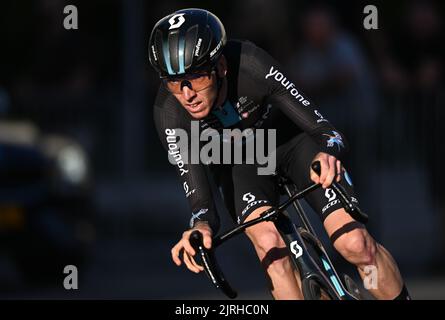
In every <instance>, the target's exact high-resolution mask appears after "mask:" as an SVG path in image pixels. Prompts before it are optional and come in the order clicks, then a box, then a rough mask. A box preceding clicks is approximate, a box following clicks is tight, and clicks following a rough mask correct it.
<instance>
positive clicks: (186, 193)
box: [182, 181, 196, 198]
mask: <svg viewBox="0 0 445 320" xmlns="http://www.w3.org/2000/svg"><path fill="white" fill-rule="evenodd" d="M182 186H183V187H184V192H185V196H186V197H187V198H188V197H189V196H190V195H192V194H193V193H195V190H196V189H193V190H192V191H190V192H189V186H188V184H187V181H185V182H184V184H183V185H182Z"/></svg>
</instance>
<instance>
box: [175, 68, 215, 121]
mask: <svg viewBox="0 0 445 320" xmlns="http://www.w3.org/2000/svg"><path fill="white" fill-rule="evenodd" d="M167 88H169V90H170V92H171V93H172V94H173V95H174V96H175V97H176V99H178V101H179V102H180V103H181V105H182V106H183V108H184V109H185V110H187V112H188V113H189V114H190V115H191V116H192V117H193V118H194V119H203V118H205V117H206V116H207V115H208V114H209V113H210V110H211V108H212V106H213V104H214V103H215V100H216V98H217V84H216V74H215V72H214V71H213V72H211V73H203V74H195V75H191V76H187V77H184V78H177V79H174V81H167ZM172 88H174V89H173V90H172Z"/></svg>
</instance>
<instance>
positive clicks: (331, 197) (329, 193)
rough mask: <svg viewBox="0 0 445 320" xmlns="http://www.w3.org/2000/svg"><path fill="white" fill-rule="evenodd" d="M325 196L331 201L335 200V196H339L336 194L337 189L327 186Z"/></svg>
mask: <svg viewBox="0 0 445 320" xmlns="http://www.w3.org/2000/svg"><path fill="white" fill-rule="evenodd" d="M324 196H325V197H326V198H328V201H329V202H331V201H333V200H335V198H337V195H336V194H335V191H334V190H332V189H331V188H327V189H326V191H325V192H324Z"/></svg>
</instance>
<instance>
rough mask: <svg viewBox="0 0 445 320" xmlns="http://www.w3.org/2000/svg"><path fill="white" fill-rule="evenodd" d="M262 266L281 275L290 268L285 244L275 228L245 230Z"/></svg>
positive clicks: (269, 271)
mask: <svg viewBox="0 0 445 320" xmlns="http://www.w3.org/2000/svg"><path fill="white" fill-rule="evenodd" d="M246 233H247V235H248V236H249V238H250V239H251V241H252V243H253V245H254V247H255V250H256V252H257V254H258V258H259V259H260V261H261V265H262V266H263V268H264V269H265V270H266V271H267V272H268V273H269V274H270V273H273V274H278V275H283V274H286V273H287V272H289V271H291V270H292V266H291V263H290V260H289V258H288V254H287V248H286V245H285V243H284V241H283V239H282V238H281V236H280V234H279V233H278V231H277V230H273V229H272V228H270V229H268V230H262V231H259V232H252V231H250V232H246Z"/></svg>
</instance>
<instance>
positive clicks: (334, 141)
mask: <svg viewBox="0 0 445 320" xmlns="http://www.w3.org/2000/svg"><path fill="white" fill-rule="evenodd" d="M332 133H333V134H334V135H333V136H331V135H329V134H323V135H324V136H327V137H329V139H328V141H327V146H328V147H329V148H330V147H333V146H334V144H336V145H337V148H338V150H340V148H341V147H343V148H344V147H345V145H344V144H343V140H342V137H341V135H340V134H339V133H338V132H337V131H332Z"/></svg>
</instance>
